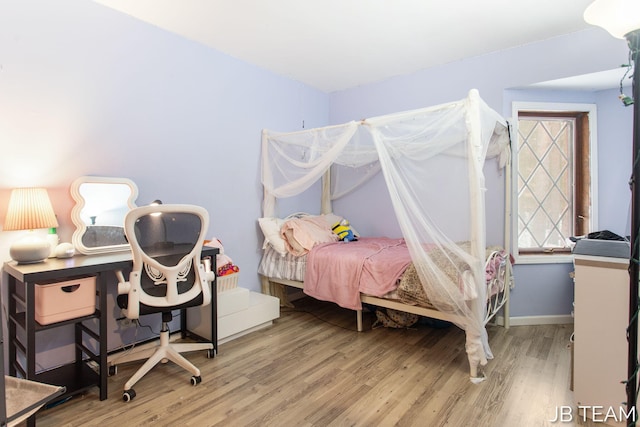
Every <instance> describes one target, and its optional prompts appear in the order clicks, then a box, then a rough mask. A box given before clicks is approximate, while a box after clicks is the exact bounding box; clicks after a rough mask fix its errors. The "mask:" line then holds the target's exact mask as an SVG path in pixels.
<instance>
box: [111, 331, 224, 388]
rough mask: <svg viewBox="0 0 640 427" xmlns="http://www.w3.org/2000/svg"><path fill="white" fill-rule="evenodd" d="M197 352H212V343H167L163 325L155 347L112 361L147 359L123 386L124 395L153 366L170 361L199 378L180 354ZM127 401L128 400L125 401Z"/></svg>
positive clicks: (196, 371) (133, 352)
mask: <svg viewBox="0 0 640 427" xmlns="http://www.w3.org/2000/svg"><path fill="white" fill-rule="evenodd" d="M197 350H213V344H212V343H170V342H169V330H168V328H166V325H163V330H162V331H161V332H160V342H159V343H158V345H157V346H155V347H151V348H146V349H140V350H137V351H136V350H134V351H132V352H130V353H127V354H123V355H121V356H120V357H118V358H117V359H116V360H114V362H113V363H114V364H115V363H116V362H117V363H126V362H133V361H136V360H142V359H147V360H146V362H145V363H144V364H143V365H142V366H141V367H140V368H138V370H137V371H136V373H135V374H133V376H132V377H131V378H130V379H129V381H127V382H126V383H125V385H124V391H125V393H126V392H128V391H129V390H131V389H132V388H133V386H134V385H135V384H136V383H137V382H138V381H139V380H140V379H141V378H142V377H143V376H144V375H145V374H146V373H147V372H149V371H150V370H151V369H152V368H153V367H154V366H156V365H157V364H158V363H167V362H168V361H172V362H174V363H175V364H177V365H179V366H181V367H182V368H183V369H185V370H186V371H189V372H190V373H191V374H192V375H193V376H194V377H200V369H198V368H197V367H196V366H195V365H193V364H192V363H191V362H189V361H188V360H187V359H186V358H185V357H184V356H182V355H181V354H180V353H186V352H189V351H197ZM125 400H129V399H125Z"/></svg>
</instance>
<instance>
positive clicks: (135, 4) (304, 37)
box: [94, 0, 620, 93]
mask: <svg viewBox="0 0 640 427" xmlns="http://www.w3.org/2000/svg"><path fill="white" fill-rule="evenodd" d="M94 1H96V2H97V3H101V4H103V5H106V6H108V7H111V8H113V9H116V10H118V11H121V12H124V13H126V14H128V15H131V16H133V17H135V18H137V19H140V20H142V21H145V22H147V23H150V24H153V25H156V26H158V27H160V28H163V29H165V30H168V31H171V32H173V33H176V34H179V35H181V36H184V37H186V38H188V39H191V40H194V41H198V42H200V43H203V44H205V45H207V46H210V47H213V48H215V49H216V50H219V51H221V52H224V53H226V54H228V55H230V56H232V57H235V58H238V59H241V60H243V61H246V62H248V63H251V64H254V65H256V66H259V67H261V68H264V69H267V70H270V71H272V72H274V73H277V74H279V75H283V76H286V77H289V78H292V79H294V80H297V81H300V82H303V83H305V84H308V85H310V86H312V87H315V88H317V89H319V90H321V91H324V92H328V93H329V92H333V91H337V90H342V89H347V88H352V87H355V86H359V85H364V84H368V83H373V82H377V81H381V80H384V79H386V78H389V77H392V76H398V75H403V74H409V73H412V72H415V71H418V70H421V69H425V68H429V67H433V66H436V65H440V64H445V63H449V62H453V61H457V60H460V59H463V58H467V57H472V56H478V55H483V54H486V53H490V52H495V51H500V50H504V49H509V48H513V47H516V46H520V45H523V44H527V43H532V42H535V41H539V40H543V39H548V38H551V37H556V36H560V35H563V34H568V33H571V32H575V31H580V30H583V29H586V28H589V27H590V25H588V24H587V23H585V22H584V20H583V17H582V15H583V12H584V10H585V8H586V7H587V6H588V5H589V4H590V3H591V2H592V0H570V1H558V0H483V1H478V0H446V1H444V0H322V1H320V0H315V1H313V0H306V1H303V0H269V1H266V0H180V1H177V0H94ZM614 71H619V70H614ZM598 77H600V78H601V82H600V83H598V84H599V85H602V84H604V83H603V82H604V80H602V78H604V77H605V76H604V75H600V76H598ZM616 78H617V79H618V80H617V81H612V80H610V79H611V77H610V76H609V80H607V83H606V84H607V85H608V86H609V87H615V86H616V85H619V82H620V77H616ZM559 84H573V85H574V86H575V84H576V83H575V82H567V81H565V82H556V85H559ZM579 84H580V85H583V84H587V85H592V83H590V82H585V81H582V82H581V83H579ZM556 88H557V87H556ZM572 88H574V87H572Z"/></svg>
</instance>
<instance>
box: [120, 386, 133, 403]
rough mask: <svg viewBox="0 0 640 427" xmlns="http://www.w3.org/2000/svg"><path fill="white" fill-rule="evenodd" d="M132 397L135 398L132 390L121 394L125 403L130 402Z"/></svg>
mask: <svg viewBox="0 0 640 427" xmlns="http://www.w3.org/2000/svg"><path fill="white" fill-rule="evenodd" d="M134 397H136V392H135V390H134V389H132V388H130V389H129V390H125V391H124V393H122V400H124V401H125V402H130V401H131V400H133V398H134Z"/></svg>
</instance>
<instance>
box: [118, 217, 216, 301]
mask: <svg viewBox="0 0 640 427" xmlns="http://www.w3.org/2000/svg"><path fill="white" fill-rule="evenodd" d="M208 226H209V215H208V213H207V211H206V210H205V209H204V208H202V207H199V206H193V205H158V206H142V207H138V208H134V209H132V210H131V211H129V212H128V213H127V215H126V216H125V224H124V227H125V234H126V236H127V240H128V241H129V244H130V245H131V251H132V254H133V269H132V270H131V274H130V276H129V283H130V290H129V292H128V302H127V306H128V307H127V309H128V311H130V312H137V311H138V310H140V314H144V313H145V312H148V311H150V310H149V308H151V307H158V308H165V309H167V308H168V309H172V308H180V307H186V306H193V305H207V304H209V303H210V302H211V289H210V287H209V283H208V281H207V274H206V270H205V266H204V263H203V262H202V260H201V251H202V245H203V243H204V237H205V234H206V232H207V228H208ZM136 306H143V308H140V309H138V308H137V307H136ZM151 311H162V310H151Z"/></svg>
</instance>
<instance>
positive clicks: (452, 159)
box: [259, 90, 513, 383]
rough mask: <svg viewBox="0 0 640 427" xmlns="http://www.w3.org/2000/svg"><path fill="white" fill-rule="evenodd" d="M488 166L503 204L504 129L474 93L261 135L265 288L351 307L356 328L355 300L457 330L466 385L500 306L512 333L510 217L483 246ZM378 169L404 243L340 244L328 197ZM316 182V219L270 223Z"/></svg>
mask: <svg viewBox="0 0 640 427" xmlns="http://www.w3.org/2000/svg"><path fill="white" fill-rule="evenodd" d="M493 158H495V159H496V162H495V164H497V165H498V167H499V168H500V169H501V170H505V171H507V172H506V173H505V174H504V182H505V189H506V194H507V198H506V200H505V207H508V206H509V205H510V201H509V199H508V194H509V187H508V184H509V181H510V179H509V177H508V169H509V168H507V167H506V165H507V164H508V160H509V137H508V131H507V125H506V122H505V121H504V119H502V118H501V117H500V116H499V115H498V114H497V113H496V112H494V111H493V110H491V109H490V108H489V107H488V106H487V105H486V104H485V103H484V102H483V101H482V99H481V98H480V96H479V93H478V92H477V91H476V90H471V91H470V92H469V95H468V97H467V98H465V99H463V100H460V101H455V102H451V103H447V104H442V105H438V106H434V107H429V108H424V109H419V110H413V111H408V112H401V113H395V114H391V115H387V116H380V117H376V118H371V119H366V120H362V121H359V122H349V123H345V124H343V125H336V126H329V127H325V128H317V129H309V130H303V131H299V132H289V133H280V132H273V131H268V130H264V131H263V135H262V183H263V187H264V200H263V217H262V218H260V220H259V223H260V228H261V229H262V231H263V234H264V235H265V244H264V255H263V257H262V261H261V263H260V267H259V273H260V275H261V276H262V284H263V292H265V293H272V294H273V293H276V294H277V295H278V296H279V297H281V298H282V297H284V296H285V293H284V292H283V291H282V289H281V286H282V285H286V286H293V287H297V288H301V289H303V290H304V292H305V293H306V294H308V295H311V296H313V297H315V298H319V299H324V300H329V301H333V302H336V303H338V304H339V305H341V306H343V307H346V308H350V309H353V310H355V311H356V312H357V321H358V330H362V314H361V313H362V304H372V305H375V306H378V307H386V308H391V309H394V310H399V311H404V312H408V313H414V314H418V315H422V316H428V317H432V318H436V319H442V320H447V321H450V322H453V323H455V324H456V325H457V326H459V327H460V328H462V329H464V331H465V336H466V340H465V347H466V351H467V356H468V359H469V365H470V378H471V381H472V382H474V383H475V382H480V381H482V380H483V378H484V374H483V372H482V366H484V365H485V364H486V363H487V360H488V359H492V358H493V355H492V353H491V350H490V347H489V342H488V336H487V332H486V328H485V325H486V323H487V322H488V321H489V319H491V318H493V317H494V316H495V315H496V313H497V312H498V311H499V310H501V309H503V310H504V324H505V326H507V327H508V318H509V314H508V304H509V290H510V288H511V286H512V285H513V280H512V277H511V265H510V262H509V247H508V242H509V232H508V230H509V227H508V226H507V223H508V219H509V214H508V212H506V213H505V215H504V236H503V237H504V242H505V244H504V246H503V247H499V248H491V247H488V245H487V236H486V230H487V223H486V222H487V215H486V212H485V192H486V190H487V189H486V188H485V175H484V171H483V168H484V167H485V162H486V160H487V159H493ZM378 173H382V175H383V177H384V182H385V184H386V186H387V189H388V191H389V196H390V198H391V202H392V205H393V211H394V212H395V214H396V219H397V221H398V224H399V226H400V230H401V232H402V236H399V237H397V238H387V237H384V238H381V237H375V236H366V235H364V236H361V237H360V238H358V239H357V241H338V240H339V237H336V235H335V234H334V235H331V229H332V226H333V225H335V224H336V223H337V222H336V221H338V222H340V221H342V220H344V218H342V217H337V216H336V215H335V214H334V213H333V204H334V200H337V199H340V198H343V197H346V196H348V195H349V194H350V193H351V192H353V191H354V190H355V189H357V188H358V187H360V186H361V185H362V184H363V183H364V182H366V181H367V180H368V179H370V178H371V177H373V176H375V175H376V174H378ZM318 181H321V182H322V192H321V193H322V196H321V203H320V205H321V214H319V215H297V216H295V215H294V216H293V217H287V218H282V219H280V218H279V217H278V216H277V215H276V201H277V200H278V199H281V198H286V197H292V196H296V195H298V194H301V193H302V192H304V191H306V190H307V189H309V188H310V187H311V186H312V185H314V183H316V182H318ZM443 195H444V196H445V197H443ZM445 202H446V203H445ZM351 219H352V218H349V220H351ZM492 221H495V220H494V219H492ZM302 223H305V224H306V225H305V226H309V227H308V228H304V227H302V225H301V224H302ZM355 234H357V233H355Z"/></svg>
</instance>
